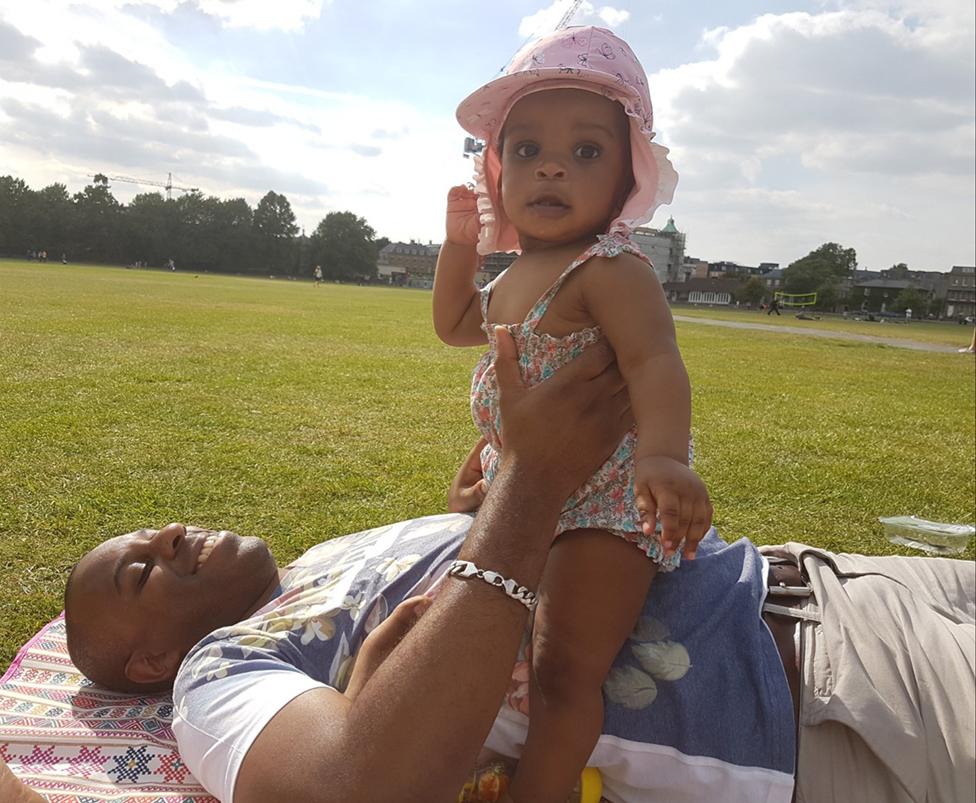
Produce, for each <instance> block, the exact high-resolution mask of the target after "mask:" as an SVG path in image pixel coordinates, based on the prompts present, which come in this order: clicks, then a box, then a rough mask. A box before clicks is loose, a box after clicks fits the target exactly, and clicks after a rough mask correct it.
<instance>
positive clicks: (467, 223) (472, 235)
mask: <svg viewBox="0 0 976 803" xmlns="http://www.w3.org/2000/svg"><path fill="white" fill-rule="evenodd" d="M480 231H481V216H480V215H479V214H478V196H477V195H476V194H475V192H474V190H472V189H471V188H470V187H468V186H466V185H464V184H462V185H460V186H457V187H451V189H450V191H449V192H448V193H447V239H448V240H449V241H450V242H452V243H455V244H457V245H477V244H478V233H479V232H480Z"/></svg>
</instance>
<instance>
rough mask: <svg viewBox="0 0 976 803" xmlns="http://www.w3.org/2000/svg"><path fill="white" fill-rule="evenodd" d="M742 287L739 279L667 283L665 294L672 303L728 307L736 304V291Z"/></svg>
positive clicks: (692, 280) (690, 280)
mask: <svg viewBox="0 0 976 803" xmlns="http://www.w3.org/2000/svg"><path fill="white" fill-rule="evenodd" d="M741 286H742V282H741V281H740V280H739V279H720V278H710V279H689V280H688V281H686V282H666V283H665V285H664V293H665V295H666V296H667V299H668V301H670V302H671V303H678V304H703V305H706V306H721V307H727V306H729V305H730V304H734V303H735V294H736V291H737V290H738V289H739V288H740V287H741Z"/></svg>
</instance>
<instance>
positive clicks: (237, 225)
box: [208, 198, 257, 273]
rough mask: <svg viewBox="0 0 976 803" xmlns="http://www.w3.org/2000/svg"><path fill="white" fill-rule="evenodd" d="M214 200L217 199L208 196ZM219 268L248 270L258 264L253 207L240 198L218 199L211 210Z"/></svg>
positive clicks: (232, 270) (224, 269)
mask: <svg viewBox="0 0 976 803" xmlns="http://www.w3.org/2000/svg"><path fill="white" fill-rule="evenodd" d="M208 200H211V201H213V200H216V199H208ZM213 220H214V238H215V240H216V242H217V248H218V266H219V267H218V270H222V271H230V272H233V273H248V272H250V271H251V270H254V269H255V268H256V267H257V264H256V261H255V253H254V251H255V249H254V237H255V234H254V229H253V225H254V210H252V209H251V207H250V205H249V204H248V202H247V201H245V200H244V199H243V198H231V199H230V200H227V201H219V202H218V203H217V205H216V206H215V207H214V210H213Z"/></svg>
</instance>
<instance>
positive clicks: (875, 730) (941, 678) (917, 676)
mask: <svg viewBox="0 0 976 803" xmlns="http://www.w3.org/2000/svg"><path fill="white" fill-rule="evenodd" d="M784 549H786V550H787V551H788V552H790V553H791V554H792V555H794V556H795V557H796V559H797V561H798V563H799V565H800V567H801V568H802V570H803V574H804V576H805V578H806V579H807V581H808V583H809V585H810V588H811V590H812V592H813V593H812V596H811V597H809V598H808V599H807V600H805V601H804V602H802V603H801V604H800V605H799V606H798V608H797V610H798V611H799V613H798V617H800V621H799V648H800V649H799V659H798V660H799V664H800V667H799V668H800V678H801V689H800V715H799V719H800V721H799V728H798V757H797V782H796V800H797V802H798V803H835V802H836V803H842V802H846V801H850V802H851V803H854V802H855V801H856V803H909V801H910V802H911V803H970V801H973V800H974V799H976V626H974V622H976V602H974V597H976V593H974V592H976V564H974V563H972V562H970V561H960V560H946V559H940V558H901V557H889V558H871V557H865V556H862V555H845V554H832V553H829V552H823V551H821V550H817V549H814V548H812V547H808V546H805V545H803V544H786V545H785V547H784Z"/></svg>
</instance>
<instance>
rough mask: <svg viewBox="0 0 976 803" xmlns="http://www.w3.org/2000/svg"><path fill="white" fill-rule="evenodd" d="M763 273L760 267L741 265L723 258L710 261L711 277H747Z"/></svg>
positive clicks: (709, 271)
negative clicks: (718, 260)
mask: <svg viewBox="0 0 976 803" xmlns="http://www.w3.org/2000/svg"><path fill="white" fill-rule="evenodd" d="M761 274H762V271H761V270H760V269H759V268H757V267H754V266H752V265H740V264H739V263H738V262H729V261H728V260H722V261H721V262H709V263H708V276H709V278H716V279H727V278H729V277H731V276H738V277H740V278H743V279H746V278H748V277H750V276H759V275H761Z"/></svg>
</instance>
